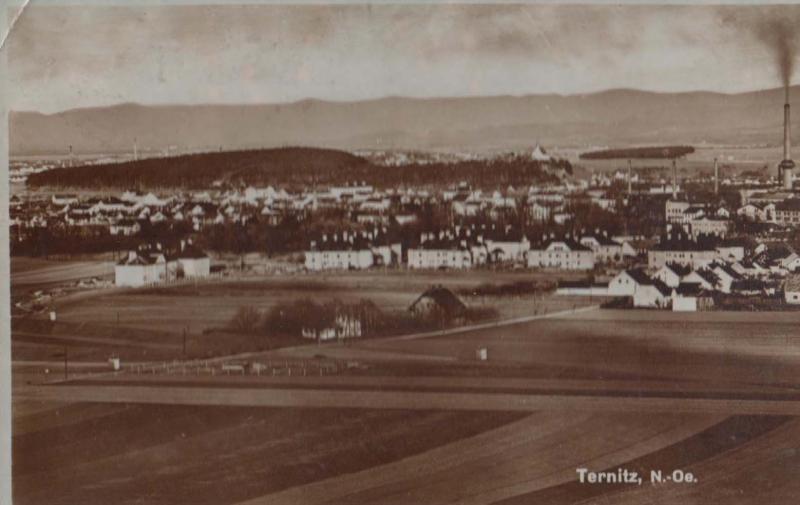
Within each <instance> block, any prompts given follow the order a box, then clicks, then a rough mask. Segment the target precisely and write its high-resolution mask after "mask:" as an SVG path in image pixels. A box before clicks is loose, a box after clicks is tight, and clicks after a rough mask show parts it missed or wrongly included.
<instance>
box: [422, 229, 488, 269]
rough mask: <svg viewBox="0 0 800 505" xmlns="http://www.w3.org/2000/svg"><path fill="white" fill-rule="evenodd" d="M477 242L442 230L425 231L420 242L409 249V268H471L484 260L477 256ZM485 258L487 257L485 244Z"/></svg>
mask: <svg viewBox="0 0 800 505" xmlns="http://www.w3.org/2000/svg"><path fill="white" fill-rule="evenodd" d="M476 246H478V244H477V243H475V242H474V241H471V240H469V239H468V238H467V237H464V238H461V237H455V236H453V235H452V234H447V233H445V232H440V233H439V235H435V234H433V233H427V234H426V233H423V234H422V236H421V237H420V243H419V244H418V245H417V246H415V247H412V248H409V249H408V268H413V269H437V268H440V269H444V268H454V269H462V268H469V267H471V266H472V265H473V264H476V263H480V262H483V260H481V259H479V258H477V256H479V252H478V251H477V250H476ZM481 247H482V248H483V249H484V253H483V259H485V258H486V255H487V254H486V252H485V246H483V245H481Z"/></svg>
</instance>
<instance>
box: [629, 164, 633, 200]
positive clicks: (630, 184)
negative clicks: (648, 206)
mask: <svg viewBox="0 0 800 505" xmlns="http://www.w3.org/2000/svg"><path fill="white" fill-rule="evenodd" d="M631 172H632V170H631V160H628V196H630V195H631V193H632V192H633V191H631V189H632V180H633V175H632V174H631Z"/></svg>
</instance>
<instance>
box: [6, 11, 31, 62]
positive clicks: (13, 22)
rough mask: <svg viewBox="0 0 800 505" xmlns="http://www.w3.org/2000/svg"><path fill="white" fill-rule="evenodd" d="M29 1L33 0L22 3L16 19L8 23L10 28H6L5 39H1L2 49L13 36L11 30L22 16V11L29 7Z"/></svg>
mask: <svg viewBox="0 0 800 505" xmlns="http://www.w3.org/2000/svg"><path fill="white" fill-rule="evenodd" d="M29 3H31V0H25V1H24V2H23V3H22V7H21V8H20V9H19V10H18V11H17V14H16V15H15V16H14V19H12V20H11V23H10V24H9V25H8V30H6V33H4V34H3V40H0V51H2V50H3V49H5V47H6V41H7V40H8V38H9V37H10V36H11V32H12V31H13V30H14V27H15V26H16V24H17V21H19V18H20V16H22V13H23V12H25V9H26V8H28V4H29Z"/></svg>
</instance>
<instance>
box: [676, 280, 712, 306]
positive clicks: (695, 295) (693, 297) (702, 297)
mask: <svg viewBox="0 0 800 505" xmlns="http://www.w3.org/2000/svg"><path fill="white" fill-rule="evenodd" d="M713 306H714V299H713V298H712V297H711V294H710V293H709V292H708V291H706V290H704V289H703V288H702V287H701V286H700V285H699V284H696V283H688V282H683V283H681V284H680V285H678V286H677V287H674V288H672V311H673V312H697V311H698V310H709V309H710V308H711V307H713Z"/></svg>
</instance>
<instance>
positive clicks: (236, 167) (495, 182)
mask: <svg viewBox="0 0 800 505" xmlns="http://www.w3.org/2000/svg"><path fill="white" fill-rule="evenodd" d="M544 163H547V165H545V164H544ZM546 166H549V167H555V168H563V169H564V170H566V171H567V172H568V173H571V171H572V166H571V165H570V163H569V161H566V160H554V161H551V162H539V161H536V160H532V159H529V158H526V157H521V156H520V157H513V158H510V159H502V160H500V159H497V160H466V161H457V162H447V163H444V162H442V163H430V164H419V163H412V164H408V165H401V166H392V167H382V166H376V165H373V164H372V163H370V162H369V161H367V160H366V159H364V158H361V157H359V156H355V155H353V154H350V153H347V152H344V151H338V150H334V149H317V148H307V147H285V148H277V149H261V150H250V151H226V152H212V153H200V154H189V155H183V156H175V157H165V158H147V159H143V160H138V161H128V162H123V163H114V164H108V165H85V166H78V167H63V168H56V169H53V170H48V171H46V172H40V173H37V174H32V175H31V176H30V177H29V178H28V185H30V186H31V187H34V188H36V187H45V186H47V187H60V188H95V189H96V188H106V189H117V190H124V189H130V188H138V189H141V190H158V189H166V188H184V189H200V188H208V187H210V186H212V185H213V184H214V183H215V182H221V183H223V184H226V185H228V186H233V187H237V186H247V185H255V186H267V185H273V186H280V187H285V188H289V189H294V190H299V189H311V188H314V187H316V186H318V185H319V186H328V185H344V184H349V183H354V182H358V183H366V184H371V185H373V186H376V187H384V188H386V187H402V186H430V185H441V184H450V183H453V182H456V181H468V182H470V183H471V184H473V185H475V186H479V187H506V186H507V185H514V186H522V185H528V184H531V183H541V182H554V181H556V180H557V178H556V176H554V175H552V174H550V173H548V171H546V170H545V168H546Z"/></svg>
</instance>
